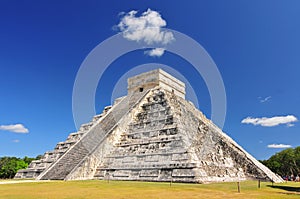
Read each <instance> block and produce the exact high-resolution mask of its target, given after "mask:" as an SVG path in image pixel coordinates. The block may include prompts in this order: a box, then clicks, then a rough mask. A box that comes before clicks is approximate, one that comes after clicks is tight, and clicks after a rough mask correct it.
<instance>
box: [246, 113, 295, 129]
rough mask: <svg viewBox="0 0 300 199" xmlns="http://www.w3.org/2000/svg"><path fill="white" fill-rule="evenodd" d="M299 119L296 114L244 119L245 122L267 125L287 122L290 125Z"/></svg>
mask: <svg viewBox="0 0 300 199" xmlns="http://www.w3.org/2000/svg"><path fill="white" fill-rule="evenodd" d="M297 121H298V119H297V118H296V117H295V116H294V115H287V116H274V117H270V118H268V117H262V118H252V117H247V118H245V119H243V120H242V123H243V124H253V125H255V126H256V125H261V126H266V127H271V126H277V125H280V124H287V126H288V127H290V126H293V125H294V124H291V123H292V122H297Z"/></svg>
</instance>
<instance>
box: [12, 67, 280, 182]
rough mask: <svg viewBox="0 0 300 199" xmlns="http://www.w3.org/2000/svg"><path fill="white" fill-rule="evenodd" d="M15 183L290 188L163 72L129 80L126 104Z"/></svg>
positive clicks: (97, 118) (119, 102)
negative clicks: (266, 184)
mask: <svg viewBox="0 0 300 199" xmlns="http://www.w3.org/2000/svg"><path fill="white" fill-rule="evenodd" d="M15 178H36V179H38V180H48V179H50V180H54V179H55V180H57V179H59V180H83V179H110V180H139V181H162V182H163V181H173V182H194V183H208V182H230V181H242V180H248V179H259V180H266V181H273V182H283V180H282V179H281V177H280V176H278V175H276V174H274V173H273V172H272V171H270V170H269V169H268V168H267V167H265V166H264V165H262V164H261V163H260V162H258V161H257V160H256V159H255V158H253V157H252V156H251V155H250V154H248V153H247V152H246V151H245V150H244V149H243V148H242V147H241V146H239V145H238V144H237V143H236V142H234V141H233V140H232V139H231V138H230V137H229V136H228V135H226V134H225V133H223V132H222V130H221V129H219V128H218V127H217V126H216V125H214V124H213V123H212V121H210V120H208V119H207V118H206V117H205V116H204V115H203V114H202V112H200V111H199V110H198V109H197V108H195V106H194V105H193V104H192V103H191V102H188V101H187V100H185V84H184V83H183V82H181V81H179V80H177V79H176V78H174V77H172V76H171V75H169V74H168V73H166V72H164V71H163V70H161V69H156V70H153V71H149V72H146V73H142V74H140V75H137V76H135V77H132V78H129V79H128V95H127V96H125V97H122V98H118V99H116V100H115V102H114V105H113V106H108V107H105V109H104V111H103V113H101V114H100V115H96V116H94V118H93V120H92V121H91V122H90V123H87V124H84V125H82V126H81V128H80V129H79V131H78V132H75V133H71V134H70V135H69V136H68V138H67V140H66V141H65V142H60V143H58V144H57V145H56V147H55V149H54V150H53V151H49V152H46V153H45V154H44V156H43V157H42V158H41V159H40V160H35V161H33V162H32V163H31V164H30V165H29V166H28V168H27V169H24V170H20V171H19V172H18V173H17V174H16V176H15Z"/></svg>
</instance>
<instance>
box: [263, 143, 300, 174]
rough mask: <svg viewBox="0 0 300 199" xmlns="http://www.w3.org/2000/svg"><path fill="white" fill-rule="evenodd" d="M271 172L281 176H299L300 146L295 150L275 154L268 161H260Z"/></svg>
mask: <svg viewBox="0 0 300 199" xmlns="http://www.w3.org/2000/svg"><path fill="white" fill-rule="evenodd" d="M261 162H262V163H263V164H264V165H266V166H267V167H269V168H270V169H271V170H272V171H273V172H275V173H277V174H279V175H281V176H289V175H294V176H295V175H299V174H300V146H298V147H296V148H294V149H293V148H289V149H285V150H283V151H281V152H279V153H276V154H275V155H273V156H272V157H270V158H269V159H268V160H263V161H261Z"/></svg>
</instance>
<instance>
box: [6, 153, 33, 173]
mask: <svg viewBox="0 0 300 199" xmlns="http://www.w3.org/2000/svg"><path fill="white" fill-rule="evenodd" d="M35 159H36V158H29V157H27V156H25V157H24V158H23V159H21V158H17V157H2V158H0V178H13V177H14V176H15V175H16V173H17V172H18V170H19V169H25V168H27V167H28V165H29V164H30V162H31V161H32V160H35Z"/></svg>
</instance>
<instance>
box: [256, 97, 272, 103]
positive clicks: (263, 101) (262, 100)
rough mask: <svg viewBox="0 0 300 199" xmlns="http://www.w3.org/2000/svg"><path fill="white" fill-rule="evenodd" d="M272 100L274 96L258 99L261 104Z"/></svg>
mask: <svg viewBox="0 0 300 199" xmlns="http://www.w3.org/2000/svg"><path fill="white" fill-rule="evenodd" d="M271 98H272V96H268V97H265V98H262V97H258V99H259V102H260V103H265V102H267V101H269V100H270V99H271Z"/></svg>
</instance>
